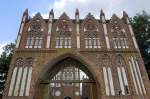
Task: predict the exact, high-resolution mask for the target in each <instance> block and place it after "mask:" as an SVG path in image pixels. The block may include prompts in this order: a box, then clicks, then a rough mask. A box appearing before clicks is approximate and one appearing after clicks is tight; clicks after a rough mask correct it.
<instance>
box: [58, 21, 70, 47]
mask: <svg viewBox="0 0 150 99" xmlns="http://www.w3.org/2000/svg"><path fill="white" fill-rule="evenodd" d="M71 31H72V30H71V27H70V26H69V24H68V22H67V20H62V21H61V22H60V23H59V25H58V26H57V28H56V48H71V35H72V34H71Z"/></svg>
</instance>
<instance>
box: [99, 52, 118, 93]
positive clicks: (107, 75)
mask: <svg viewBox="0 0 150 99" xmlns="http://www.w3.org/2000/svg"><path fill="white" fill-rule="evenodd" d="M102 67H103V75H104V82H105V92H106V95H107V96H114V95H115V90H114V84H113V76H112V70H111V62H110V57H109V56H108V55H107V54H104V55H103V58H102Z"/></svg>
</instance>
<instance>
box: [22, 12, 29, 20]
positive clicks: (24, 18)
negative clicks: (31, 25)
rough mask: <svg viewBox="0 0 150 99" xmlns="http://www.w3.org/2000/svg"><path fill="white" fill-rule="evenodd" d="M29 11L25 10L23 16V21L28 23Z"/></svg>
mask: <svg viewBox="0 0 150 99" xmlns="http://www.w3.org/2000/svg"><path fill="white" fill-rule="evenodd" d="M28 18H29V17H28V9H25V11H24V13H23V16H22V21H26V20H27V19H28Z"/></svg>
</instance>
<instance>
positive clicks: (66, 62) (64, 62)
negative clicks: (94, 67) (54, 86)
mask: <svg viewBox="0 0 150 99" xmlns="http://www.w3.org/2000/svg"><path fill="white" fill-rule="evenodd" d="M70 65H71V66H72V67H75V68H78V69H80V70H82V71H83V72H84V73H85V74H86V75H87V76H88V78H89V81H87V83H88V84H87V85H88V87H89V86H90V84H91V85H92V84H94V85H93V86H94V87H90V88H91V89H90V88H89V89H90V90H93V89H94V88H95V89H94V90H95V92H91V93H92V95H93V94H94V96H92V97H97V89H96V88H97V87H96V80H95V79H94V77H93V75H92V73H91V72H90V71H89V69H88V68H87V66H85V65H84V64H83V63H81V62H80V61H78V60H76V59H74V58H72V57H65V58H63V59H61V60H60V61H57V62H56V63H55V64H53V66H52V67H51V68H49V69H48V70H47V73H45V74H46V75H45V77H44V78H42V79H41V82H40V83H41V84H45V85H46V84H47V85H48V84H49V83H50V82H51V79H52V78H53V77H54V76H55V75H57V73H58V72H59V71H61V70H62V69H65V68H68V67H70ZM44 81H47V82H44ZM90 81H91V82H92V83H91V82H90ZM64 82H65V83H66V81H64ZM64 82H63V83H64ZM70 82H71V83H74V82H72V81H70ZM61 83H62V82H61ZM79 83H83V81H81V82H80V81H79ZM87 85H86V83H83V86H87ZM47 87H48V86H47ZM63 87H64V86H63ZM70 88H72V89H74V87H70ZM41 89H42V90H43V89H44V87H43V88H40V90H41ZM66 89H67V88H66ZM66 89H63V91H61V92H63V93H64V91H66ZM85 89H86V90H88V88H85ZM47 91H48V90H47ZM67 91H68V90H67ZM82 91H83V90H82ZM73 92H74V91H73ZM56 93H57V94H58V96H59V94H60V92H59V91H57V92H56ZM48 94H49V93H48ZM76 94H77V93H76ZM84 94H86V95H88V94H89V93H86V92H85V93H84ZM67 96H68V97H75V96H74V95H72V94H70V96H69V95H68V94H66V96H65V95H63V96H61V99H65V97H67ZM48 97H52V95H51V96H48ZM80 97H83V98H77V99H84V98H86V97H88V96H80ZM46 98H47V97H46ZM89 98H90V97H89ZM40 99H45V97H44V98H40ZM49 99H51V98H49ZM52 99H57V98H56V97H53V98H52ZM72 99H73V98H72ZM95 99H96V98H95Z"/></svg>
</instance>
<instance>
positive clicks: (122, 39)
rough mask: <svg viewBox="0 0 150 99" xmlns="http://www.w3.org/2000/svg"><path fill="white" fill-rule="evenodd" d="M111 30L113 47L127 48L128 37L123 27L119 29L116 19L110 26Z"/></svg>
mask: <svg viewBox="0 0 150 99" xmlns="http://www.w3.org/2000/svg"><path fill="white" fill-rule="evenodd" d="M111 32H112V33H113V38H112V40H113V47H114V48H115V49H117V48H118V49H121V48H123V49H125V48H129V45H128V38H127V34H126V32H125V29H121V27H120V25H119V23H118V21H116V20H115V21H114V22H113V25H112V28H111Z"/></svg>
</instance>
